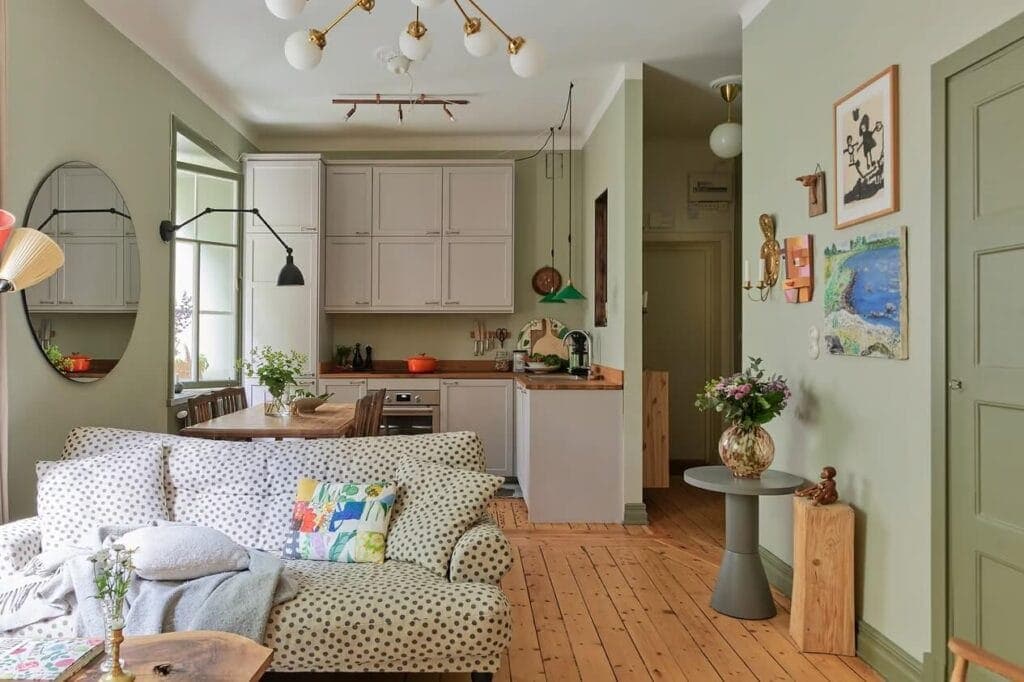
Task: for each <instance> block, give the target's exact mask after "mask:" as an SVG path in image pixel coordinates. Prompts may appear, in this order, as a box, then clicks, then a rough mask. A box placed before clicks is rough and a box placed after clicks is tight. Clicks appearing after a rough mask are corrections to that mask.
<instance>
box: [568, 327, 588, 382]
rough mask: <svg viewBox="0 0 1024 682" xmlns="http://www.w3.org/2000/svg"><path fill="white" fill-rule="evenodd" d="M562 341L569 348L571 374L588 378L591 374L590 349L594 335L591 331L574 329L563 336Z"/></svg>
mask: <svg viewBox="0 0 1024 682" xmlns="http://www.w3.org/2000/svg"><path fill="white" fill-rule="evenodd" d="M562 343H564V344H565V347H566V348H568V349H569V374H572V375H573V376H577V377H583V378H587V377H589V376H590V351H591V349H592V348H593V346H594V337H592V336H591V335H590V332H586V331H583V330H582V329H573V330H572V331H570V332H568V333H567V334H566V335H565V336H564V337H562Z"/></svg>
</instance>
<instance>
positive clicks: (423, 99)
mask: <svg viewBox="0 0 1024 682" xmlns="http://www.w3.org/2000/svg"><path fill="white" fill-rule="evenodd" d="M331 102H333V103H334V104H351V105H352V108H351V109H349V110H348V113H346V114H345V120H346V121H347V120H349V119H350V118H352V117H353V116H354V115H355V113H356V107H357V106H358V105H360V104H366V105H381V104H383V105H385V106H397V107H398V124H399V125H401V124H402V123H403V122H404V121H405V111H404V109H403V107H405V106H409V107H414V106H416V107H419V106H427V107H430V106H434V107H441V110H442V111H443V112H444V113H445V115H446V116H447V117H448V120H449V121H451V122H452V123H455V122H456V121H455V114H454V113H452V110H451V109H449V108H448V107H449V106H465V105H467V104H469V100H468V99H453V98H451V97H444V96H443V95H442V96H438V95H431V96H428V95H427V94H425V93H421V94H420V95H419V96H418V97H397V96H396V97H382V96H381V95H380V94H376V95H369V96H367V95H361V96H358V97H335V98H334V99H332V100H331Z"/></svg>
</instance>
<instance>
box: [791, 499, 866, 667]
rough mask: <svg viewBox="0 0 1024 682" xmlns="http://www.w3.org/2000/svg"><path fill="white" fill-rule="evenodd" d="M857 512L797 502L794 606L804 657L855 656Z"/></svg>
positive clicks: (797, 638) (793, 622)
mask: <svg viewBox="0 0 1024 682" xmlns="http://www.w3.org/2000/svg"><path fill="white" fill-rule="evenodd" d="M854 621H855V614H854V603H853V508H852V507H850V505H848V504H843V503H836V504H830V505H826V506H814V504H812V503H811V501H810V500H809V499H807V498H805V497H794V498H793V604H792V612H791V613H790V617H789V634H790V635H791V636H792V637H793V641H794V642H796V646H797V648H798V649H799V650H800V651H804V652H814V653H823V654H839V655H842V656H854V655H856V653H857V650H856V642H855V632H854Z"/></svg>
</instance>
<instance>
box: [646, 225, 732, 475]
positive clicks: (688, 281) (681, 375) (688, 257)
mask: <svg viewBox="0 0 1024 682" xmlns="http://www.w3.org/2000/svg"><path fill="white" fill-rule="evenodd" d="M724 250H725V247H724V246H723V242H722V241H648V242H646V243H645V244H644V291H646V292H648V303H647V314H645V315H644V368H645V369H651V370H665V371H668V373H669V447H670V450H671V455H670V456H671V459H673V460H688V461H700V462H709V463H717V462H718V459H717V454H716V453H717V447H716V444H717V442H718V430H717V429H718V425H719V424H718V421H719V420H717V419H715V418H714V417H712V416H711V415H710V414H709V413H703V414H702V413H700V412H698V411H697V409H696V408H695V407H694V404H693V403H694V400H695V399H696V396H697V392H698V391H700V390H701V389H702V388H703V387H704V382H706V381H707V379H708V377H711V376H716V375H718V374H720V373H721V371H722V361H723V357H727V356H726V355H725V354H724V353H723V347H724V343H725V341H726V338H727V335H725V334H723V323H724V322H726V321H727V320H731V312H730V311H729V310H727V308H726V307H725V306H724V305H723V302H724V301H727V300H728V297H726V296H723V294H724V284H723V277H722V275H723V266H722V256H723V252H724Z"/></svg>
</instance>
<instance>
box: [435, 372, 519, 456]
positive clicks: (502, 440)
mask: <svg viewBox="0 0 1024 682" xmlns="http://www.w3.org/2000/svg"><path fill="white" fill-rule="evenodd" d="M513 383H514V382H513V381H512V380H511V379H493V380H492V379H459V380H452V379H442V380H441V430H442V431H474V432H476V434H477V435H478V436H480V440H482V441H483V445H484V455H485V456H486V458H487V471H488V472H489V473H492V474H495V475H497V476H515V473H516V472H515V405H514V392H513Z"/></svg>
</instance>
